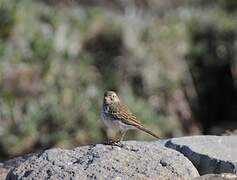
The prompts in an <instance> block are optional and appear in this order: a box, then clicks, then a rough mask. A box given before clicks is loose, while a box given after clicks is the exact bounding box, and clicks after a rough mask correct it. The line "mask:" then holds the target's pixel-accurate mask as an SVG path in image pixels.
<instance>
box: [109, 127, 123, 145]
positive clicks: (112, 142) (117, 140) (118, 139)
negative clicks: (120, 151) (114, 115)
mask: <svg viewBox="0 0 237 180" xmlns="http://www.w3.org/2000/svg"><path fill="white" fill-rule="evenodd" d="M125 134H126V132H124V131H123V132H121V131H119V132H118V133H116V137H115V139H114V140H108V141H107V142H106V143H105V144H107V145H114V146H119V147H123V144H122V143H121V141H122V140H123V138H124V136H125Z"/></svg>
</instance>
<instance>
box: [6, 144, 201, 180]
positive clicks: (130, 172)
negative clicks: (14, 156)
mask: <svg viewBox="0 0 237 180" xmlns="http://www.w3.org/2000/svg"><path fill="white" fill-rule="evenodd" d="M123 144H124V147H118V146H110V145H102V144H98V145H95V146H94V145H91V146H84V147H78V148H75V149H73V150H62V149H51V150H47V151H44V152H43V153H40V154H34V155H31V156H27V157H26V158H25V159H24V160H23V161H22V162H21V163H20V164H17V163H13V164H15V167H13V168H12V169H11V170H10V172H9V174H8V177H7V179H11V180H14V179H59V180H60V179H192V178H194V177H198V176H199V174H198V172H197V170H196V169H195V167H194V166H193V165H192V163H191V162H190V161H189V160H188V159H187V158H186V157H184V156H183V155H182V154H181V153H179V152H177V151H175V150H172V149H169V148H166V147H164V145H162V143H161V142H135V141H130V142H123Z"/></svg>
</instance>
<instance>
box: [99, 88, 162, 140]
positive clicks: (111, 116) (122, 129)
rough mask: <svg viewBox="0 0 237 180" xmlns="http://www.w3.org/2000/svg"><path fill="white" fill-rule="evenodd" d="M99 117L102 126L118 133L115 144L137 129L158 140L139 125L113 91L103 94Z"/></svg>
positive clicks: (153, 134)
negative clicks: (100, 116) (118, 136)
mask: <svg viewBox="0 0 237 180" xmlns="http://www.w3.org/2000/svg"><path fill="white" fill-rule="evenodd" d="M101 115H102V120H103V122H104V124H105V125H106V126H107V127H108V128H110V129H113V130H114V131H116V132H119V133H120V135H121V136H120V138H119V139H118V140H116V141H115V142H120V141H122V140H123V138H124V136H125V134H126V132H127V130H129V129H139V130H142V131H144V132H146V133H148V134H150V135H152V136H154V137H156V138H159V137H158V136H157V135H156V134H155V133H153V132H151V131H150V130H148V129H146V128H145V127H144V126H143V125H142V124H141V122H140V121H139V120H138V119H137V117H136V116H135V115H134V114H133V113H132V112H131V111H130V110H129V109H128V107H127V106H126V105H125V104H123V103H122V102H121V101H120V99H119V97H118V96H117V94H116V93H115V92H113V91H107V92H105V94H104V100H103V105H102V111H101Z"/></svg>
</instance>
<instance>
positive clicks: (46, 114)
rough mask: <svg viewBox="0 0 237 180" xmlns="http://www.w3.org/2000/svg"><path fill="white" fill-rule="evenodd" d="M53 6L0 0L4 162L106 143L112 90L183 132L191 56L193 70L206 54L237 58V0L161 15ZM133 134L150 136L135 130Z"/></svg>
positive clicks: (165, 131)
mask: <svg viewBox="0 0 237 180" xmlns="http://www.w3.org/2000/svg"><path fill="white" fill-rule="evenodd" d="M52 2H54V3H52ZM52 2H51V1H50V0H48V1H47V0H44V1H36V0H35V1H32V0H21V1H18V0H11V1H8V0H1V1H0V158H9V157H12V156H16V155H20V154H23V153H27V152H33V151H37V150H39V149H46V148H50V147H65V148H70V147H75V146H78V145H83V144H88V143H98V142H102V141H103V140H105V139H106V130H105V128H104V126H103V124H102V122H101V120H100V107H101V104H102V97H103V93H104V91H105V90H108V89H112V90H116V91H117V92H118V94H119V95H120V97H121V99H122V100H123V101H124V102H125V103H127V104H128V106H129V107H130V108H131V109H132V111H133V112H134V113H135V114H136V115H137V116H138V117H139V118H140V119H141V121H142V122H143V123H144V124H145V125H146V126H147V127H148V128H149V129H151V130H152V131H154V132H156V133H158V134H159V135H160V136H161V137H171V136H180V135H183V134H185V133H187V132H184V129H183V127H182V126H183V124H186V125H187V124H192V123H186V122H182V119H185V118H186V119H188V120H189V119H193V114H192V111H191V110H192V109H194V115H196V111H197V110H196V109H195V107H193V106H194V105H195V104H194V105H193V106H191V110H190V109H189V102H190V99H192V98H193V97H188V99H187V98H186V97H185V93H183V88H184V87H183V84H185V83H184V81H185V80H184V79H186V78H185V77H187V76H189V75H190V74H189V70H188V68H187V64H186V61H185V55H186V54H188V56H187V57H188V59H189V60H190V62H188V67H189V69H190V70H191V71H192V72H194V73H195V72H196V71H198V72H200V71H202V69H201V70H200V69H198V67H196V66H195V63H196V62H197V61H196V60H197V59H198V58H200V59H208V61H210V62H211V63H213V64H216V62H217V63H221V62H222V61H223V63H229V61H230V60H231V61H232V59H233V61H234V60H235V58H234V56H233V54H234V52H236V49H234V48H232V47H236V45H234V44H236V23H235V22H234V21H235V17H236V14H235V9H234V7H236V3H234V2H235V1H223V0H220V1H218V3H217V4H215V3H214V2H213V4H215V6H214V5H213V4H212V5H210V4H211V3H209V4H208V5H204V4H205V3H204V1H198V4H199V5H200V6H199V7H196V3H197V2H196V1H195V2H193V1H192V3H190V2H188V3H187V2H186V1H183V2H182V1H178V2H179V4H177V3H176V4H175V6H174V7H173V6H172V7H171V8H167V12H165V10H163V11H164V13H163V14H162V15H160V14H159V13H154V12H153V11H152V12H149V8H148V9H146V10H145V12H143V13H139V11H138V12H136V11H134V9H133V8H131V7H129V8H131V9H128V10H127V11H126V10H125V11H124V12H120V11H114V10H113V9H109V8H108V7H103V6H102V7H96V6H81V5H80V3H79V4H78V3H75V2H72V3H71V4H70V3H69V5H68V4H64V3H63V2H64V1H63V0H61V1H60V3H55V1H52ZM65 2H66V1H65ZM154 2H155V1H154ZM228 2H230V3H233V4H234V5H233V6H232V5H231V8H229V7H230V5H229V4H228ZM160 3H161V5H162V3H164V2H162V1H160ZM171 3H172V1H171ZM159 5H160V4H159V3H158V4H157V7H159ZM203 6H206V7H207V8H206V9H203ZM162 7H163V6H162ZM164 7H165V6H164ZM179 7H180V8H179ZM194 7H196V8H194ZM199 17H200V18H199ZM209 34H211V35H213V36H209ZM206 36H207V37H206ZM199 37H200V38H199ZM210 38H213V39H210ZM209 42H214V44H213V46H214V50H217V51H215V52H209V49H208V48H206V45H207V44H208V43H209ZM187 47H189V48H187ZM211 50H213V48H211ZM206 56H208V58H206ZM209 57H210V58H209ZM230 57H232V59H231V58H230ZM226 60H227V61H228V62H226ZM192 63H193V64H194V65H193V64H192ZM203 63H206V64H208V62H207V61H205V62H203ZM192 65H193V66H192ZM192 75H193V74H192ZM193 78H194V79H195V78H196V76H195V77H194V76H193ZM180 92H181V93H180ZM177 99H178V100H177ZM180 102H181V105H180ZM179 111H181V112H185V113H184V114H185V115H182V113H181V115H180V113H179ZM177 112H178V113H177ZM187 114H188V115H187ZM194 117H195V116H194ZM180 119H181V120H180ZM189 133H191V132H189ZM126 139H140V140H151V139H152V137H150V136H148V135H146V134H144V133H141V132H137V131H132V132H129V133H128V136H126Z"/></svg>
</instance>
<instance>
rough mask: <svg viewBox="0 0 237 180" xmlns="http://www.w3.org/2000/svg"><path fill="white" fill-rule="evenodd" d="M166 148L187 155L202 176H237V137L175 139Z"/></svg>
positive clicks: (169, 141) (167, 143)
mask: <svg viewBox="0 0 237 180" xmlns="http://www.w3.org/2000/svg"><path fill="white" fill-rule="evenodd" d="M165 146H166V147H169V148H172V149H174V150H177V151H179V152H180V153H182V154H183V155H185V156H186V157H187V158H188V159H189V160H190V161H191V162H192V163H193V164H194V166H195V167H196V168H197V170H198V172H199V173H200V174H201V175H202V174H211V173H214V174H219V173H234V174H237V136H236V135H232V136H190V137H182V138H173V139H170V140H168V141H167V142H166V144H165Z"/></svg>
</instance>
